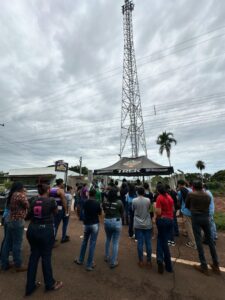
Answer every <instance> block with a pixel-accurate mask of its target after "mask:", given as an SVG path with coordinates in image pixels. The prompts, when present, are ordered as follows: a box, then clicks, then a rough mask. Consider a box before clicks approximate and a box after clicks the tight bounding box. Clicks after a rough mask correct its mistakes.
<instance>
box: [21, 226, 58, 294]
mask: <svg viewBox="0 0 225 300" xmlns="http://www.w3.org/2000/svg"><path fill="white" fill-rule="evenodd" d="M27 239H28V242H29V244H30V250H31V254H30V259H29V264H28V271H27V284H26V293H27V294H30V293H32V292H33V291H34V290H35V282H36V274H37V268H38V262H39V259H40V258H41V259H42V272H43V276H44V281H45V288H46V290H49V289H51V288H52V286H53V285H54V283H55V280H54V278H53V275H52V263H51V256H52V247H53V244H54V241H55V237H54V227H53V224H48V225H37V224H30V225H29V227H28V230H27Z"/></svg>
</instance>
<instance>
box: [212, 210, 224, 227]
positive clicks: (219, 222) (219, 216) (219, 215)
mask: <svg viewBox="0 0 225 300" xmlns="http://www.w3.org/2000/svg"><path fill="white" fill-rule="evenodd" d="M214 219H215V223H216V227H217V229H218V230H225V212H216V213H215V215H214Z"/></svg>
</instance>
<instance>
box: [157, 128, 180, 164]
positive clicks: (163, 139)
mask: <svg viewBox="0 0 225 300" xmlns="http://www.w3.org/2000/svg"><path fill="white" fill-rule="evenodd" d="M172 143H174V144H175V145H176V144H177V141H176V140H175V138H174V137H173V133H171V132H166V131H164V132H163V133H162V134H160V135H159V136H158V138H157V141H156V144H157V145H160V147H159V153H160V154H161V155H162V154H163V152H164V150H165V151H166V155H167V158H168V160H169V165H170V166H171V161H170V153H171V148H172Z"/></svg>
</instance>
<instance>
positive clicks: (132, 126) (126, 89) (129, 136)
mask: <svg viewBox="0 0 225 300" xmlns="http://www.w3.org/2000/svg"><path fill="white" fill-rule="evenodd" d="M133 10H134V4H133V1H130V0H125V3H124V5H123V6H122V14H123V31H124V58H123V87H122V109H121V137H120V157H122V154H123V152H124V149H125V146H126V144H127V141H128V140H130V143H131V152H132V157H133V158H134V157H138V155H139V151H140V146H141V147H142V150H143V151H144V153H145V155H146V156H147V148H146V140H145V132H144V123H143V116H142V108H141V97H140V91H139V83H138V75H137V65H136V58H135V50H134V40H133V25H132V11H133Z"/></svg>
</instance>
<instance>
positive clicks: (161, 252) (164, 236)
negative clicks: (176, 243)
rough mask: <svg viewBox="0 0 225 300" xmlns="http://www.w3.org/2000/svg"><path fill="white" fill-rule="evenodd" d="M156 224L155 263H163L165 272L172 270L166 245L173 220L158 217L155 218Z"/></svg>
mask: <svg viewBox="0 0 225 300" xmlns="http://www.w3.org/2000/svg"><path fill="white" fill-rule="evenodd" d="M156 226H157V229H158V237H157V250H156V256H157V263H158V264H159V263H160V264H162V263H163V261H164V263H165V268H166V271H167V272H172V271H173V268H172V262H171V256H170V250H169V246H168V239H169V236H170V234H171V231H172V228H173V220H172V219H167V218H159V219H157V220H156Z"/></svg>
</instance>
